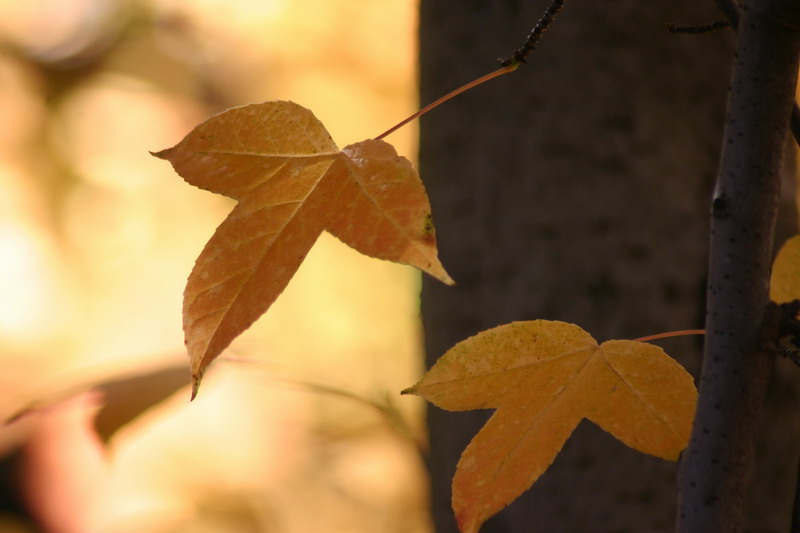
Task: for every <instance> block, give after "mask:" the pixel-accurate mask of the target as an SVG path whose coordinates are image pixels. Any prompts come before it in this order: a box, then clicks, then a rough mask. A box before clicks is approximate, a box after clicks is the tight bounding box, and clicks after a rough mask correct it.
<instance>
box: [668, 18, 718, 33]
mask: <svg viewBox="0 0 800 533" xmlns="http://www.w3.org/2000/svg"><path fill="white" fill-rule="evenodd" d="M730 27H731V23H730V21H727V20H715V21H714V22H710V23H708V24H703V25H702V26H679V25H678V24H672V23H671V22H670V23H669V24H667V30H668V31H669V32H670V33H691V34H695V35H698V34H701V33H711V32H712V31H717V30H722V29H725V28H730Z"/></svg>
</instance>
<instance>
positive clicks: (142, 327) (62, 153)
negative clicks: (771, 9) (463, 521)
mask: <svg viewBox="0 0 800 533" xmlns="http://www.w3.org/2000/svg"><path fill="white" fill-rule="evenodd" d="M415 17H416V5H415V4H414V3H413V2H408V1H407V0H382V1H381V2H361V1H358V0H335V1H327V0H297V1H292V2H289V1H288V0H266V1H263V2H252V1H249V0H238V1H230V0H225V1H223V0H200V1H197V0H36V1H31V2H18V1H16V0H0V43H2V47H0V84H1V85H2V86H3V90H2V91H0V116H2V117H3V123H4V127H3V128H2V129H0V186H1V187H2V188H3V191H4V194H3V195H2V197H0V365H2V368H3V372H2V373H1V374H0V414H2V416H3V418H4V419H8V418H9V417H11V416H13V415H15V414H17V413H19V412H25V413H26V414H24V415H23V416H22V417H21V418H19V419H15V421H13V422H11V423H10V424H7V425H6V426H5V427H3V428H0V458H2V460H5V461H9V460H11V459H10V458H11V457H14V455H13V454H12V452H14V451H15V450H17V451H19V453H18V454H16V457H17V458H16V459H14V460H15V461H16V462H17V465H16V466H15V468H17V470H18V471H19V472H21V473H22V474H23V478H22V479H21V480H19V482H18V483H17V485H16V486H17V488H18V493H17V494H14V495H11V496H9V501H10V500H16V499H19V500H20V501H22V502H24V504H25V505H26V506H27V507H28V509H29V511H30V513H31V515H30V516H28V517H25V516H21V515H14V513H13V509H12V508H11V507H9V508H8V509H6V508H0V533H11V532H15V531H31V530H32V529H31V528H32V527H33V526H32V525H31V524H36V527H39V528H40V529H41V530H42V531H45V532H47V533H50V532H53V533H126V532H128V531H130V532H133V531H137V532H138V531H148V532H154V533H159V532H164V533H167V532H170V533H178V532H189V531H191V532H193V533H196V532H200V533H203V532H205V531H214V532H215V533H218V532H221V533H226V532H231V533H238V532H272V531H280V532H282V533H286V532H288V533H292V532H298V533H301V532H302V533H308V532H313V531H326V532H348V533H358V532H359V531H363V532H372V531H386V532H391V531H397V532H400V531H402V532H412V533H413V532H420V533H421V532H425V531H429V530H430V526H429V523H428V518H427V512H426V510H425V506H426V482H425V478H424V473H423V469H422V464H421V463H422V462H421V460H420V459H421V458H420V451H421V448H422V447H423V446H422V445H421V444H420V442H422V441H423V435H422V429H421V422H420V414H421V409H422V404H421V402H419V401H417V400H416V399H413V398H405V397H403V398H401V397H400V396H399V391H400V390H402V389H403V388H405V387H407V386H408V385H410V384H411V383H413V382H414V381H416V379H417V377H418V374H419V372H420V368H421V361H420V353H419V352H420V339H419V331H418V329H419V325H418V320H417V314H418V303H417V292H418V284H419V275H418V274H417V273H416V272H414V271H412V270H411V269H409V268H407V267H402V266H398V265H393V264H389V263H385V262H381V261H376V260H373V259H369V258H366V257H362V256H360V255H358V254H357V253H356V252H354V251H352V250H350V249H349V248H347V247H345V246H344V245H343V244H341V243H340V242H339V241H337V240H336V239H334V238H332V237H330V236H328V235H323V236H322V237H321V238H320V240H319V242H318V243H317V244H316V245H315V247H314V248H313V249H312V251H311V252H310V254H309V256H308V257H307V259H306V261H305V262H304V264H303V265H302V266H301V268H300V270H299V272H298V273H297V275H296V276H295V278H294V279H293V280H292V282H291V283H290V285H289V287H288V288H287V289H286V291H285V292H284V294H283V295H281V297H280V298H279V299H278V301H277V302H276V303H275V305H274V306H273V308H272V309H271V310H270V311H269V313H268V314H267V315H265V316H264V317H262V319H261V320H259V321H258V322H257V323H256V324H255V325H254V326H253V327H252V328H251V329H250V330H249V331H248V332H246V333H245V334H244V335H243V336H242V337H241V338H240V339H238V340H237V341H235V342H234V343H233V345H232V346H231V348H230V349H229V350H228V351H227V352H226V354H224V355H223V357H222V358H221V359H220V360H219V361H218V362H217V363H216V364H215V365H214V366H213V367H212V368H211V369H210V370H209V373H208V374H207V378H206V381H205V382H204V385H203V388H202V389H201V391H200V395H199V397H198V399H197V400H195V401H194V402H192V403H189V402H188V398H189V392H188V388H187V386H188V361H187V359H186V356H185V351H184V348H183V338H182V332H181V299H182V292H183V287H184V284H185V281H186V277H187V276H188V274H189V272H190V270H191V268H192V265H193V263H194V260H195V258H196V257H197V255H198V254H199V253H200V250H201V249H202V247H203V245H204V244H205V242H206V241H207V240H208V238H210V236H211V235H212V234H213V232H214V229H215V228H216V226H217V225H218V224H219V223H220V222H221V221H222V220H223V219H224V218H225V216H226V214H227V213H228V212H229V210H230V209H231V207H232V205H233V202H232V201H231V200H229V199H227V198H222V197H219V196H216V195H213V194H211V193H208V192H205V191H201V190H197V189H194V188H193V187H191V186H189V185H187V184H186V183H185V182H183V180H181V179H180V177H179V176H178V175H177V174H175V173H174V172H173V170H172V169H171V167H170V166H169V165H168V164H166V163H165V162H164V161H161V160H158V159H156V158H154V157H152V156H151V155H150V153H149V152H150V151H157V150H161V149H164V148H167V147H169V146H172V145H174V144H175V143H177V142H178V141H179V140H180V139H181V137H182V136H183V135H185V134H186V133H187V132H188V131H189V130H191V128H193V127H194V126H195V125H196V124H198V123H199V122H201V121H202V120H204V119H205V118H206V117H208V116H209V115H211V114H214V113H217V112H219V111H221V110H223V109H225V108H227V107H231V106H235V105H243V104H246V103H251V102H258V101H265V100H272V99H285V100H292V101H295V102H297V103H299V104H301V105H303V106H305V107H308V108H310V109H312V110H313V111H314V113H315V114H316V115H317V116H318V117H319V118H320V119H321V120H322V121H323V123H324V124H325V125H326V127H327V128H328V129H329V131H331V133H332V135H333V136H334V139H335V140H336V142H337V144H339V146H340V147H343V146H345V145H347V144H349V143H352V142H356V141H359V140H363V139H366V138H370V137H374V136H376V135H378V134H379V133H381V132H382V131H384V130H386V129H387V128H388V127H389V126H391V125H392V124H393V123H395V122H397V121H399V120H400V119H402V118H403V117H405V116H407V115H408V114H410V113H411V112H413V110H414V109H415V107H416V102H415V97H414V94H415V91H414V81H415V74H414V69H415V66H414V64H415V63H414V57H415V45H414V41H415V35H414V34H415V31H416V27H415V24H416V19H415ZM389 140H390V141H391V142H393V144H395V146H396V147H397V149H398V151H399V152H400V153H401V154H404V155H406V156H408V157H410V158H412V159H413V156H414V154H413V150H414V147H415V142H416V141H415V129H414V127H413V126H410V127H407V128H404V129H403V130H400V131H398V132H397V133H396V134H393V135H392V138H391V139H389ZM2 496H3V495H0V497H2ZM26 520H27V521H29V522H28V523H27V525H26Z"/></svg>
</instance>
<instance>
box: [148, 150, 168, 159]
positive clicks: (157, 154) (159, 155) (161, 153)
mask: <svg viewBox="0 0 800 533" xmlns="http://www.w3.org/2000/svg"><path fill="white" fill-rule="evenodd" d="M170 152H172V148H165V149H164V150H159V151H158V152H153V151H151V152H150V155H152V156H153V157H157V158H159V159H165V160H169V154H170Z"/></svg>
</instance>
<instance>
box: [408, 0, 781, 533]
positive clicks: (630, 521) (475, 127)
mask: <svg viewBox="0 0 800 533" xmlns="http://www.w3.org/2000/svg"><path fill="white" fill-rule="evenodd" d="M547 5H548V2H547V0H540V1H535V2H532V1H522V0H491V1H489V0H486V1H482V2H481V1H474V0H473V1H464V0H422V2H421V19H420V21H421V22H420V24H421V25H420V35H421V37H420V39H421V45H420V65H421V67H420V68H421V72H420V83H421V100H422V103H427V102H430V101H432V100H434V99H435V98H436V97H438V96H441V95H442V94H444V93H446V92H447V91H449V90H451V89H453V88H455V87H456V86H458V85H460V84H461V83H464V82H466V81H469V80H471V79H473V78H475V77H477V76H479V75H481V74H483V73H485V72H487V71H489V70H491V69H492V68H494V67H495V66H496V63H493V62H492V59H493V58H495V57H498V56H502V57H507V56H508V55H510V54H511V52H512V51H513V50H514V49H515V48H517V47H518V46H519V45H520V44H521V42H522V40H523V39H524V36H525V35H527V33H528V31H529V30H530V28H531V27H532V25H533V24H534V22H535V21H536V20H538V18H539V16H540V15H541V13H542V12H543V11H544V10H545V9H546V7H547ZM715 18H719V14H718V12H716V10H715V9H714V6H713V5H711V3H710V2H709V3H704V2H695V1H694V0H675V1H672V2H647V1H641V0H611V1H604V2H591V1H588V2H568V3H567V5H566V7H565V8H564V10H563V11H562V13H561V15H560V16H559V19H558V20H557V21H556V23H555V24H554V25H553V26H552V27H551V30H550V31H549V32H548V34H547V35H546V36H545V38H544V40H543V41H542V42H541V44H540V45H539V47H538V50H537V51H536V52H535V53H534V54H533V55H532V56H531V58H530V59H529V64H528V65H527V66H522V67H521V68H520V69H519V70H518V71H517V72H515V73H513V74H509V75H507V76H504V77H502V78H499V79H498V80H495V81H492V82H490V83H489V84H488V85H485V86H482V87H480V88H478V89H476V90H473V91H471V92H469V93H466V94H464V95H462V96H459V97H458V98H457V99H456V100H454V101H451V102H448V103H447V104H445V105H444V106H443V107H441V108H438V109H437V110H435V111H433V112H432V113H430V114H429V115H426V116H424V117H422V119H421V130H420V131H421V137H420V142H421V145H420V171H421V175H422V178H423V180H425V183H426V186H427V188H428V192H429V195H430V197H431V203H432V206H433V213H434V221H435V223H436V227H437V231H438V238H439V246H440V252H441V258H442V260H443V262H444V264H445V266H446V268H448V270H449V272H450V273H451V275H452V276H453V277H454V278H455V280H456V282H457V283H458V285H457V286H456V287H453V288H451V287H445V286H443V285H440V284H438V283H437V282H435V281H432V280H428V279H425V280H424V281H423V291H422V315H423V324H424V328H425V337H426V341H425V347H426V351H427V357H428V365H429V366H430V365H431V364H433V362H434V361H435V360H436V359H437V358H438V357H439V356H441V354H443V353H444V352H445V351H446V350H447V349H448V348H450V347H451V346H452V345H453V344H454V343H456V342H457V341H459V340H462V339H464V338H466V337H468V336H470V335H473V334H475V333H477V332H478V331H480V330H483V329H486V328H489V327H493V326H496V325H499V324H502V323H506V322H509V321H512V320H528V319H535V318H544V319H552V320H565V321H569V322H574V323H576V324H578V325H580V326H581V327H583V328H585V329H587V330H588V331H589V332H590V333H592V334H593V335H594V336H595V338H597V339H598V340H599V341H602V340H606V339H609V338H635V337H638V336H643V335H647V334H652V333H658V332H663V331H669V330H675V329H686V328H700V327H703V298H704V294H703V293H704V287H705V275H706V267H707V247H708V222H709V202H710V199H711V193H712V186H713V181H714V176H715V174H716V167H717V162H718V154H719V150H720V145H721V139H722V132H723V118H724V110H725V95H726V89H727V85H728V80H729V78H730V76H729V68H730V63H731V57H732V50H733V42H734V36H733V35H732V34H731V33H729V32H718V33H715V34H710V35H704V36H690V35H671V34H669V33H668V32H667V31H666V30H665V23H666V22H681V23H705V22H708V21H710V20H714V19H715ZM665 347H666V348H667V350H668V353H670V354H671V355H673V356H675V357H676V358H677V359H678V360H680V361H681V362H682V363H683V364H684V365H686V366H687V367H689V368H690V370H696V369H697V368H698V365H699V354H700V351H701V343H700V342H699V341H698V340H697V339H686V338H684V339H676V340H674V341H670V342H669V343H668V344H665ZM487 415H488V413H479V412H478V413H446V412H443V411H441V410H438V409H436V408H434V407H431V409H430V411H429V414H428V425H429V431H430V441H431V451H430V468H431V476H432V510H433V517H434V522H435V525H436V530H437V532H438V533H445V532H447V533H449V532H455V531H457V529H456V526H455V523H454V520H453V518H452V511H451V510H450V479H451V478H452V475H453V473H454V471H455V464H456V462H457V460H458V457H459V455H460V453H461V451H462V450H463V449H464V447H465V446H466V444H467V442H468V441H469V440H470V439H471V438H472V436H473V435H474V434H475V433H476V432H477V431H478V429H479V428H480V426H481V425H482V424H483V422H484V421H485V420H486V417H487ZM794 461H795V458H794V457H790V458H789V460H788V463H789V464H792V465H793V464H794ZM675 472H676V466H675V464H674V463H669V462H665V461H661V460H659V459H655V458H652V457H649V456H645V455H643V454H640V453H638V452H635V451H633V450H630V449H628V448H626V447H625V446H624V445H622V444H620V443H619V442H617V441H615V440H614V439H613V438H611V437H610V436H608V435H606V434H605V433H604V432H602V431H601V430H599V429H597V428H596V427H594V426H592V425H591V424H589V423H587V422H584V423H582V424H581V426H580V427H579V428H578V430H577V431H576V433H575V434H574V435H573V437H572V438H571V439H570V441H568V443H567V445H566V446H565V448H564V450H563V451H562V453H561V454H560V455H559V457H558V458H557V459H556V461H555V463H554V464H553V466H552V467H551V468H550V470H549V471H548V472H547V473H545V475H544V476H543V477H542V478H541V479H540V480H539V481H538V482H537V484H536V485H535V486H534V488H533V489H532V490H530V491H528V492H527V493H526V494H525V495H524V496H523V497H522V498H520V499H519V500H518V501H517V502H515V503H513V504H512V505H511V506H510V507H509V508H508V509H506V510H504V511H502V512H501V513H500V514H498V515H497V516H496V517H494V518H492V519H490V520H489V521H488V522H487V523H486V525H485V526H484V528H483V529H482V531H483V532H485V533H498V532H504V533H517V532H526V533H528V532H531V531H546V532H556V533H557V532H560V531H564V532H570V533H573V532H612V531H620V532H621V531H632V532H633V531H635V532H662V531H664V532H666V531H671V530H672V529H673V527H674V521H675V513H676V481H675V477H676V474H675ZM787 498H788V499H789V500H791V494H788V495H787ZM764 531H769V529H764Z"/></svg>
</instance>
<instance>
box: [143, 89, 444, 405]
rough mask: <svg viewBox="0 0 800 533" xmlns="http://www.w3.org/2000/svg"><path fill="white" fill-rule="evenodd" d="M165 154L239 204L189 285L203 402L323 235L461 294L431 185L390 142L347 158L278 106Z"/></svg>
mask: <svg viewBox="0 0 800 533" xmlns="http://www.w3.org/2000/svg"><path fill="white" fill-rule="evenodd" d="M154 155H155V156H157V157H160V158H162V159H166V160H168V161H169V162H170V163H172V166H173V167H174V168H175V171H176V172H177V173H178V174H180V175H181V176H182V177H183V178H184V179H185V180H186V181H187V182H189V183H190V184H192V185H195V186H197V187H200V188H203V189H207V190H209V191H212V192H216V193H221V194H224V195H226V196H229V197H231V198H233V199H235V200H237V201H238V204H237V206H236V207H235V208H234V209H233V211H232V212H231V213H230V214H229V215H228V217H227V218H226V219H225V221H224V222H223V223H222V224H221V225H220V226H219V228H217V231H216V233H214V235H213V236H212V237H211V239H210V240H209V242H208V244H207V245H206V246H205V248H204V249H203V251H202V253H201V254H200V256H199V257H198V259H197V262H196V263H195V266H194V269H193V270H192V273H191V274H190V276H189V279H188V282H187V284H186V290H185V293H184V303H183V327H184V333H185V337H186V346H187V349H188V351H189V357H190V361H191V370H192V376H193V384H194V386H193V389H194V390H193V396H194V394H196V392H197V387H198V386H199V383H200V379H201V377H202V375H203V372H204V371H205V369H206V367H207V366H208V365H209V364H210V363H211V361H212V360H213V359H214V358H215V357H217V356H218V355H219V354H220V353H221V352H222V350H224V349H225V348H226V347H227V346H228V345H229V344H230V343H231V341H233V339H235V338H236V337H237V336H238V335H239V334H241V333H242V332H243V331H244V330H246V329H247V328H248V327H250V325H251V324H252V323H253V322H254V321H255V320H256V319H257V318H258V317H259V316H261V315H262V314H263V313H264V312H266V310H267V309H268V308H269V307H270V305H272V303H273V302H274V301H275V299H276V298H277V297H278V295H279V294H280V293H281V292H282V291H283V289H284V288H285V287H286V285H287V284H288V282H289V280H290V279H291V277H292V276H293V275H294V273H295V272H296V271H297V269H298V267H299V266H300V263H301V262H302V261H303V259H304V258H305V256H306V254H307V253H308V251H309V250H310V249H311V246H312V245H313V244H314V242H315V241H316V240H317V238H318V237H319V235H320V233H321V232H322V231H328V232H330V233H332V234H333V235H335V236H336V237H338V238H339V239H340V240H342V241H343V242H344V243H346V244H347V245H349V246H351V247H353V248H355V249H356V250H358V251H359V252H361V253H363V254H366V255H369V256H372V257H376V258H379V259H385V260H389V261H394V262H397V263H403V264H408V265H412V266H415V267H417V268H419V269H421V270H423V271H425V272H427V273H429V274H430V275H432V276H434V277H436V278H438V279H440V280H441V281H443V282H445V283H452V280H451V279H450V276H449V275H448V274H447V272H445V270H444V267H442V265H441V263H440V262H439V259H438V255H437V249H436V237H435V233H434V229H433V224H432V222H431V210H430V204H429V202H428V197H427V195H426V193H425V189H424V187H423V185H422V182H421V181H420V179H419V175H418V174H417V172H416V170H414V168H413V167H412V166H411V163H410V162H409V161H408V160H407V159H405V158H404V157H400V156H398V155H397V152H396V151H395V150H394V148H393V147H392V146H391V145H390V144H388V143H386V142H384V141H379V140H366V141H362V142H359V143H356V144H353V145H350V146H348V147H346V148H344V149H343V150H341V151H339V149H338V148H337V147H336V144H335V143H334V142H333V140H332V139H331V137H330V135H329V134H328V132H327V130H326V129H325V127H324V126H323V125H322V123H321V122H320V121H319V120H318V119H317V118H316V117H315V116H314V115H313V114H312V113H311V111H309V110H307V109H305V108H303V107H301V106H299V105H297V104H294V103H292V102H266V103H262V104H253V105H247V106H243V107H238V108H233V109H230V110H228V111H225V112H223V113H221V114H219V115H216V116H214V117H212V118H210V119H209V120H207V121H206V122H204V123H203V124H201V125H199V126H198V127H196V128H195V129H194V130H192V131H191V132H190V133H189V134H188V135H187V136H186V137H185V138H184V139H183V140H182V141H181V142H180V143H178V144H177V145H176V146H175V147H173V148H169V149H167V150H163V151H161V152H158V153H155V154H154Z"/></svg>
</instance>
